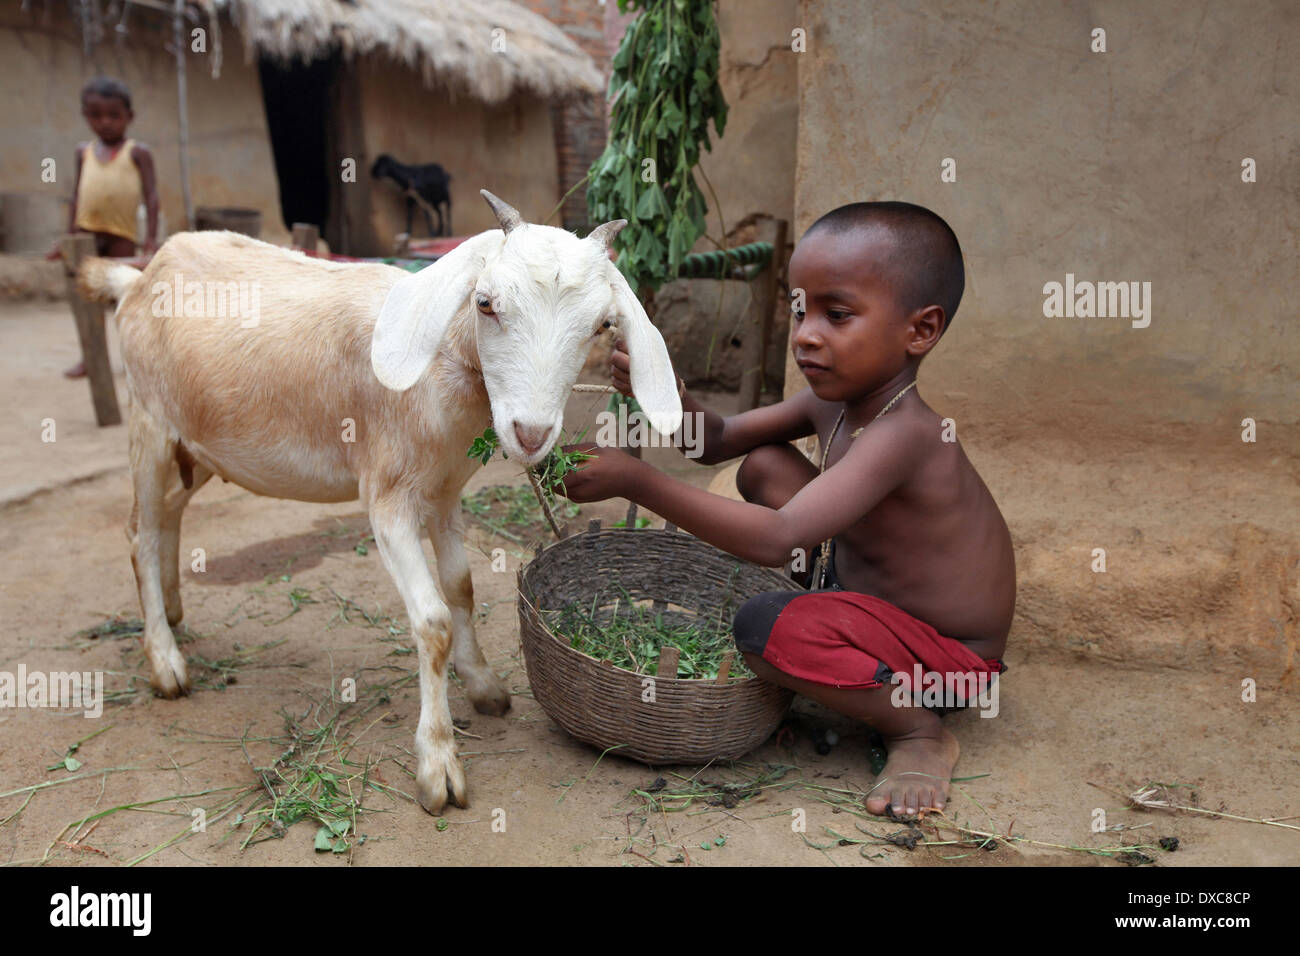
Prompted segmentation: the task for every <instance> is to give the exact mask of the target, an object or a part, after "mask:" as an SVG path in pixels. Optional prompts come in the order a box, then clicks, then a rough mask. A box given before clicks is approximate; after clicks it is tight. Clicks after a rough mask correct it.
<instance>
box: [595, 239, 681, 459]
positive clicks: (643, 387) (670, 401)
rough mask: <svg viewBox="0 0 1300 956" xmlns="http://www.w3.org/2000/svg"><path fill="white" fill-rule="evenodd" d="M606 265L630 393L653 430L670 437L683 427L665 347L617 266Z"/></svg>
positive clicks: (673, 376)
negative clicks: (624, 345) (628, 363)
mask: <svg viewBox="0 0 1300 956" xmlns="http://www.w3.org/2000/svg"><path fill="white" fill-rule="evenodd" d="M606 265H607V267H608V269H609V283H610V287H611V288H612V290H613V292H614V308H615V310H616V311H617V312H618V316H619V322H618V330H619V333H620V334H621V335H622V336H623V338H624V339H625V340H626V342H627V352H628V358H629V360H630V361H631V365H632V369H631V371H632V391H633V392H634V393H635V394H636V400H637V402H638V403H639V404H640V405H641V407H642V408H643V409H644V410H645V413H646V415H647V416H648V417H649V419H650V424H651V425H653V426H654V428H655V431H657V432H659V433H660V434H661V435H671V434H673V433H674V432H676V431H677V429H678V428H680V427H681V425H682V399H681V396H680V395H678V394H677V376H676V375H675V374H674V373H673V363H672V360H671V359H669V357H668V347H667V346H666V345H664V337H663V336H662V335H660V334H659V330H658V329H656V328H655V327H654V326H653V325H652V324H651V323H650V317H649V316H648V315H646V314H645V309H643V308H642V307H641V302H640V300H639V299H637V297H636V295H635V294H634V293H633V292H632V288H631V286H629V285H628V284H627V279H625V278H623V273H621V272H619V271H618V266H616V265H614V263H612V262H609V263H606Z"/></svg>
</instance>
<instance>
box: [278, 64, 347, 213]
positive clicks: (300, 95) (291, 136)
mask: <svg viewBox="0 0 1300 956" xmlns="http://www.w3.org/2000/svg"><path fill="white" fill-rule="evenodd" d="M338 69H339V57H338V55H337V54H335V55H333V56H331V57H328V58H325V59H319V60H313V61H312V62H310V63H303V62H302V61H300V60H295V61H294V62H292V63H282V62H280V61H278V60H272V59H268V58H265V57H263V58H262V59H261V60H259V62H258V72H259V73H260V74H261V78H262V102H263V103H264V104H265V105H266V125H267V128H268V129H269V130H270V133H271V150H272V152H273V153H274V154H275V174H276V178H277V179H278V180H279V181H280V215H281V216H283V217H284V226H285V228H286V229H292V228H293V224H294V223H295V222H305V223H311V224H313V225H316V226H319V227H320V230H321V233H322V234H324V233H325V230H326V226H327V225H328V223H329V216H330V211H331V210H330V183H331V180H330V172H331V170H332V161H331V157H330V142H329V127H330V121H331V111H332V103H333V87H334V82H335V78H336V77H337V75H338Z"/></svg>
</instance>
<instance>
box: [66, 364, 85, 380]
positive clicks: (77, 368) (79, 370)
mask: <svg viewBox="0 0 1300 956" xmlns="http://www.w3.org/2000/svg"><path fill="white" fill-rule="evenodd" d="M63 377H64V378H85V377H86V363H85V362H84V361H82V362H78V363H77V364H76V365H74V366H72V367H71V368H65V369H64V370H63Z"/></svg>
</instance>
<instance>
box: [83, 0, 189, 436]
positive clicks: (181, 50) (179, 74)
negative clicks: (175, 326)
mask: <svg viewBox="0 0 1300 956" xmlns="http://www.w3.org/2000/svg"><path fill="white" fill-rule="evenodd" d="M185 36H186V34H185V0H176V4H175V9H174V11H173V13H172V43H173V44H175V46H176V108H177V111H178V112H177V121H178V129H177V137H176V138H177V143H176V145H177V148H178V149H179V150H180V159H181V199H182V200H183V201H184V202H185V228H186V229H193V228H194V200H193V199H192V198H190V105H189V86H188V84H187V82H186V77H185ZM100 424H103V422H101V423H100Z"/></svg>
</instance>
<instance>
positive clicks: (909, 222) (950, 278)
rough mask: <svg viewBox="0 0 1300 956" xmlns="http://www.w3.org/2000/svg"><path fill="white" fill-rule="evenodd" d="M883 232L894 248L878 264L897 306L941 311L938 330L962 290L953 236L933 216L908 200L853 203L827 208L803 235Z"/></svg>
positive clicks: (962, 273) (962, 274)
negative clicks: (887, 280) (824, 213)
mask: <svg viewBox="0 0 1300 956" xmlns="http://www.w3.org/2000/svg"><path fill="white" fill-rule="evenodd" d="M876 229H880V230H884V231H885V232H887V233H889V235H890V236H892V237H893V239H894V252H893V254H892V255H891V256H890V257H889V259H888V261H887V262H886V263H884V264H883V265H884V268H885V270H886V272H887V274H888V275H889V279H890V282H891V284H892V285H893V287H894V291H895V294H896V295H897V296H898V299H899V305H900V306H901V307H902V308H903V309H904V310H906V311H908V312H912V311H914V310H916V309H920V308H924V307H925V306H927V305H937V306H939V307H940V308H942V309H943V314H944V317H945V321H944V327H943V330H944V332H947V331H948V326H949V325H951V324H952V318H953V316H954V315H956V314H957V305H958V303H960V302H961V294H962V292H963V290H965V288H966V270H965V268H964V267H963V266H962V261H961V246H960V245H959V244H958V242H957V236H956V234H955V233H954V232H953V231H952V229H951V228H950V227H949V225H948V224H947V223H946V222H944V221H943V219H941V218H940V217H939V216H937V215H935V214H934V213H933V212H931V211H930V210H928V209H926V208H925V207H924V206H916V205H913V204H912V203H910V202H855V203H849V204H848V205H847V206H840V207H839V208H838V209H832V210H831V211H830V212H828V213H827V214H826V215H824V216H822V217H821V218H820V219H818V220H817V221H816V222H814V223H813V224H812V225H811V226H809V227H808V231H807V232H805V233H804V237H805V238H806V237H808V236H810V235H812V234H813V233H816V232H828V233H830V234H831V235H842V234H845V233H863V232H870V231H873V230H876Z"/></svg>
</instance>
